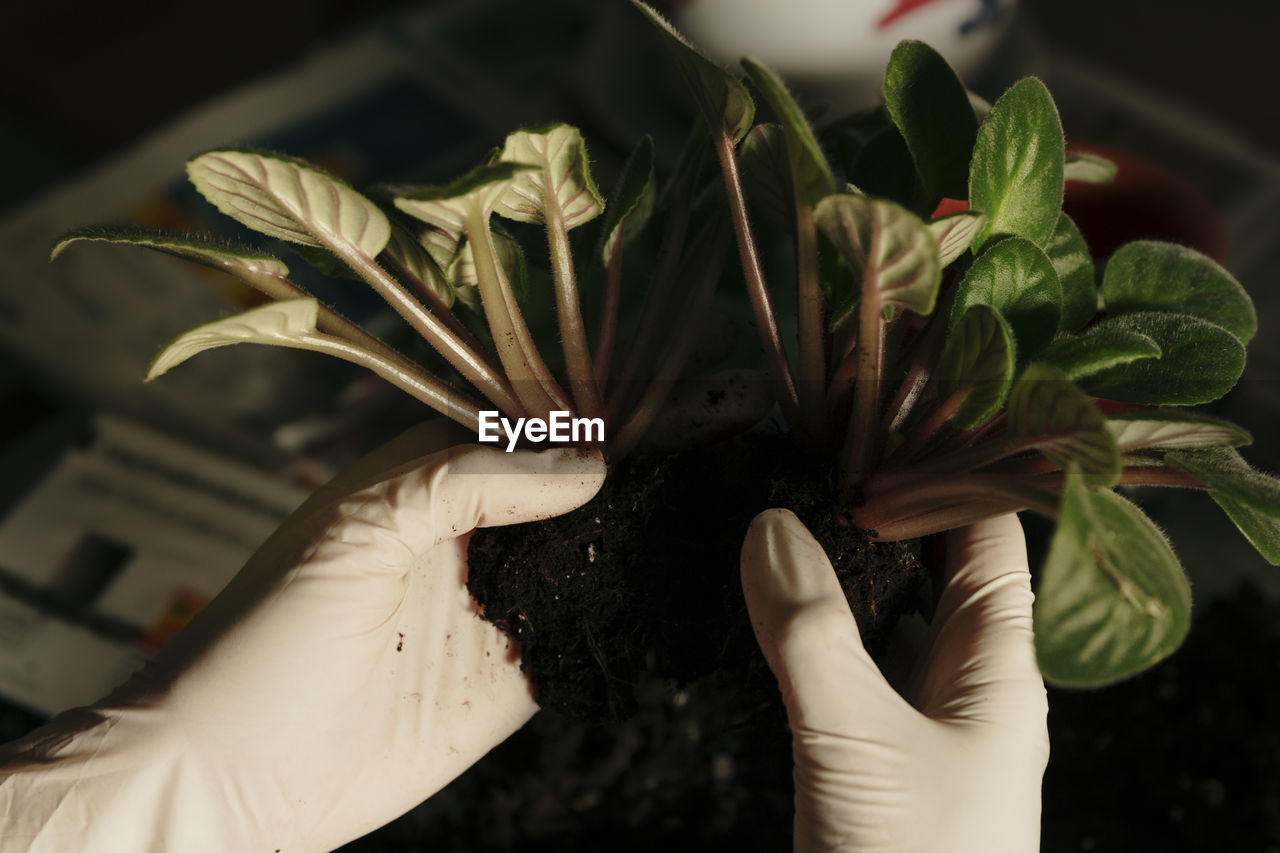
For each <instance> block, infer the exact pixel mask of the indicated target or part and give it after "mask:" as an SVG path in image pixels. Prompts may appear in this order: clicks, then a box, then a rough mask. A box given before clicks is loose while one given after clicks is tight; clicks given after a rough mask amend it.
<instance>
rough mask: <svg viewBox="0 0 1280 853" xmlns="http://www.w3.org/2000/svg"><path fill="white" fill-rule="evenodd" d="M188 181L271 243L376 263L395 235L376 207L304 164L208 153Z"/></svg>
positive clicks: (195, 162)
mask: <svg viewBox="0 0 1280 853" xmlns="http://www.w3.org/2000/svg"><path fill="white" fill-rule="evenodd" d="M187 176H188V177H189V178H190V180H191V183H192V184H193V185H194V186H195V188H196V190H197V191H199V193H200V194H201V195H203V196H204V197H205V198H206V199H208V200H209V202H210V203H211V204H213V206H214V207H216V208H218V210H220V211H222V212H223V213H225V214H226V215H227V216H230V217H231V218H232V219H234V220H236V221H237V222H239V223H240V224H242V225H245V226H247V227H249V228H252V229H253V230H255V231H259V232H261V233H263V234H266V235H267V236H269V237H276V238H278V239H281V240H285V241H288V242H290V243H297V244H299V245H301V246H317V247H321V248H325V249H329V250H339V249H341V250H343V251H353V252H356V253H358V254H360V255H363V256H365V257H368V258H372V257H374V256H376V255H377V254H378V253H379V252H381V251H382V249H383V248H384V247H385V246H386V245H387V240H388V239H389V237H390V235H391V226H390V223H388V221H387V217H386V214H384V213H383V212H382V211H381V210H380V209H379V208H378V206H377V205H376V204H374V203H373V202H371V201H370V200H369V199H367V198H365V197H364V196H363V195H361V194H360V193H358V192H356V191H355V190H353V189H351V187H349V186H347V185H346V184H345V183H344V182H342V181H340V180H338V179H337V178H335V177H333V176H332V175H329V174H326V173H325V172H322V171H321V170H320V169H318V168H316V167H315V166H312V165H310V164H308V163H304V162H303V161H301V160H295V159H293V158H290V157H283V156H280V155H276V154H262V153H258V152H255V151H243V150H237V149H227V150H222V151H209V152H207V153H205V154H201V155H199V156H198V157H195V158H193V159H192V160H190V161H189V162H188V163H187Z"/></svg>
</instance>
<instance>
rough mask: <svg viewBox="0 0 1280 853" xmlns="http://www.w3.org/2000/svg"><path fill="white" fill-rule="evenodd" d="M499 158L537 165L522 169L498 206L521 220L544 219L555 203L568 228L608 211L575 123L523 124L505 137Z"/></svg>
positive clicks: (499, 210)
mask: <svg viewBox="0 0 1280 853" xmlns="http://www.w3.org/2000/svg"><path fill="white" fill-rule="evenodd" d="M499 160H500V161H502V162H506V163H525V164H528V165H531V166H536V167H537V168H536V169H530V170H527V171H522V172H518V173H516V174H515V175H514V176H513V179H512V181H511V183H510V184H509V185H508V186H507V189H506V191H505V192H503V194H502V196H501V197H500V198H499V199H498V203H497V205H496V206H495V207H494V212H496V213H497V214H499V215H500V216H505V217H507V218H508V219H514V220H515V221H517V222H543V221H545V217H546V211H547V209H548V207H549V206H550V205H555V206H556V207H557V208H558V209H559V212H560V217H561V219H563V220H564V226H565V228H566V229H572V228H576V227H577V226H579V225H581V224H582V223H584V222H589V221H590V220H592V219H594V218H595V217H597V216H599V215H600V214H601V213H603V212H604V199H602V198H601V197H600V192H599V190H597V189H596V183H595V181H594V180H592V178H591V164H590V162H589V161H588V160H587V146H586V145H585V144H584V143H583V141H582V134H581V133H579V132H578V129H577V128H576V127H570V126H569V125H567V124H554V125H550V126H548V127H543V128H537V129H534V130H519V131H516V132H515V133H513V134H511V135H510V136H508V137H507V141H506V144H505V145H504V146H503V148H502V154H501V155H500V157H499Z"/></svg>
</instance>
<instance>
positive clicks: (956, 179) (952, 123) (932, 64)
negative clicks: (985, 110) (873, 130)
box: [883, 41, 978, 202]
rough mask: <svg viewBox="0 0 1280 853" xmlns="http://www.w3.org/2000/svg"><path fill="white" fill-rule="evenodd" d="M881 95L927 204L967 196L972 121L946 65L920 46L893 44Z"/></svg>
mask: <svg viewBox="0 0 1280 853" xmlns="http://www.w3.org/2000/svg"><path fill="white" fill-rule="evenodd" d="M883 92H884V104H885V108H886V109H887V110H888V112H889V115H890V117H892V119H893V123H894V124H895V125H897V127H898V130H899V131H900V132H901V133H902V138H903V139H905V140H906V143H907V148H908V149H909V150H910V151H911V157H912V160H914V161H915V167H916V171H917V172H919V174H920V178H921V180H922V181H923V183H924V188H925V192H926V193H927V194H928V195H929V199H930V201H934V202H936V201H937V200H938V199H940V198H965V197H967V194H968V189H969V159H970V156H971V155H972V152H973V145H974V140H975V138H976V137H977V135H978V121H977V118H976V117H975V116H974V113H973V107H972V105H970V103H969V96H968V94H967V93H966V92H965V88H964V85H963V84H962V83H961V82H960V79H959V78H958V77H956V73H955V72H954V71H952V70H951V66H949V65H947V61H946V60H945V59H943V58H942V56H941V55H940V54H939V53H938V52H937V51H935V50H934V49H933V48H931V47H929V46H928V45H927V44H925V43H924V42H920V41H903V42H899V43H898V46H897V47H895V48H894V50H893V54H892V55H891V56H890V57H889V65H888V67H887V68H886V69H885V73H884V86H883Z"/></svg>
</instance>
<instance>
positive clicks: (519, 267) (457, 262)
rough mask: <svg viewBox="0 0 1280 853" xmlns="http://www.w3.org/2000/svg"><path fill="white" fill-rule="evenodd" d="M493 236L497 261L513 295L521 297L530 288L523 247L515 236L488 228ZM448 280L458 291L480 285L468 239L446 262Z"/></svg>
mask: <svg viewBox="0 0 1280 853" xmlns="http://www.w3.org/2000/svg"><path fill="white" fill-rule="evenodd" d="M489 233H490V234H491V235H492V237H493V250H494V252H496V253H497V255H498V263H499V264H501V265H502V270H503V272H505V273H506V274H507V281H508V282H509V283H510V284H511V292H512V293H514V294H515V295H516V299H517V300H520V301H523V300H524V299H525V297H526V296H527V295H528V292H529V264H528V261H527V259H526V258H525V256H524V249H523V248H522V247H521V246H520V243H519V242H517V241H516V239H515V238H514V237H512V236H511V235H509V234H506V233H504V232H503V231H500V230H497V229H495V230H493V231H491V232H489ZM446 275H447V277H448V279H449V284H451V285H452V286H453V287H454V288H456V290H457V292H458V294H459V295H461V294H462V293H464V292H475V288H477V287H478V286H479V283H480V282H479V280H478V278H477V276H476V262H475V256H474V255H473V254H472V251H471V243H470V241H463V243H462V245H461V246H460V247H459V248H458V254H457V255H456V256H454V259H453V262H452V263H450V264H449V269H448V271H447V272H446Z"/></svg>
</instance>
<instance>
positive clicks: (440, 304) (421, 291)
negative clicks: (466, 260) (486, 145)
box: [391, 259, 497, 373]
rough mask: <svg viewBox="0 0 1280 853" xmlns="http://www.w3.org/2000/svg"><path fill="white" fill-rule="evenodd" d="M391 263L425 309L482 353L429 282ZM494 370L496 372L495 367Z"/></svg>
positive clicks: (475, 341)
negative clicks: (411, 287)
mask: <svg viewBox="0 0 1280 853" xmlns="http://www.w3.org/2000/svg"><path fill="white" fill-rule="evenodd" d="M391 263H392V265H394V266H395V268H396V272H398V273H399V274H400V277H401V278H403V279H404V280H405V281H407V282H409V283H410V284H411V285H412V286H413V290H414V292H415V293H416V294H417V295H418V298H419V299H421V300H422V301H423V302H425V303H426V306H427V310H428V311H430V312H431V313H432V314H434V315H435V316H436V317H438V318H439V319H440V320H441V321H442V322H443V323H444V324H445V325H446V326H448V327H449V328H450V329H451V330H452V331H453V333H454V334H455V335H457V336H458V337H459V338H460V339H461V340H462V342H463V343H465V344H466V345H467V346H469V347H471V348H472V349H473V350H475V351H476V352H477V353H480V354H482V355H483V353H484V347H483V346H481V344H480V342H479V341H478V340H476V338H475V336H474V335H472V334H471V332H470V330H469V329H467V327H466V326H464V325H463V324H462V321H461V320H459V319H458V318H457V316H455V315H454V313H453V312H452V311H450V310H449V306H448V305H446V304H445V302H444V300H443V299H442V298H440V294H439V293H437V292H436V289H435V288H434V287H432V286H431V285H430V283H428V282H425V281H423V280H422V279H420V278H418V276H416V275H414V273H413V271H412V270H410V269H409V268H408V267H406V266H405V265H404V264H401V263H398V262H397V261H396V260H395V259H392V260H391ZM487 361H488V360H487V359H486V362H487ZM489 366H490V367H491V368H492V367H493V365H492V364H490V365H489ZM494 372H495V373H496V372H497V371H496V369H495V371H494Z"/></svg>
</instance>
